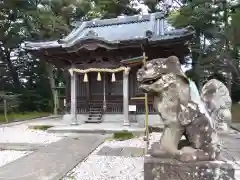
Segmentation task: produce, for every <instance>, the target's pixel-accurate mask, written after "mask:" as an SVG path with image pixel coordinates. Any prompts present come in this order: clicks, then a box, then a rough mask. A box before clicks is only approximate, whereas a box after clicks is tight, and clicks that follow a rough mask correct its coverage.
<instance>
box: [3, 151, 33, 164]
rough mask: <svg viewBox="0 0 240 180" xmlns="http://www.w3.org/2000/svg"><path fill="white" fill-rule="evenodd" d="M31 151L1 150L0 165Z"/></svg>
mask: <svg viewBox="0 0 240 180" xmlns="http://www.w3.org/2000/svg"><path fill="white" fill-rule="evenodd" d="M30 153H31V152H29V151H0V167H1V166H4V165H5V164H8V163H10V162H12V161H15V160H17V159H19V158H21V157H23V156H26V155H28V154H30Z"/></svg>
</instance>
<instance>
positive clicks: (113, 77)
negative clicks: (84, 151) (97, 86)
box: [111, 73, 116, 82]
mask: <svg viewBox="0 0 240 180" xmlns="http://www.w3.org/2000/svg"><path fill="white" fill-rule="evenodd" d="M111 81H112V82H115V81H116V77H115V73H112V80H111Z"/></svg>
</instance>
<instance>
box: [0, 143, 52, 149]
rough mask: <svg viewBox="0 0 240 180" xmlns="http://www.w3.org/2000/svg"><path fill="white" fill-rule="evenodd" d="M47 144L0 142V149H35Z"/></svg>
mask: <svg viewBox="0 0 240 180" xmlns="http://www.w3.org/2000/svg"><path fill="white" fill-rule="evenodd" d="M44 146H47V145H43V144H32V143H0V150H15V151H36V150H38V149H39V148H41V147H44Z"/></svg>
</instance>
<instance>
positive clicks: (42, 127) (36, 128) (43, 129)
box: [31, 125, 53, 131]
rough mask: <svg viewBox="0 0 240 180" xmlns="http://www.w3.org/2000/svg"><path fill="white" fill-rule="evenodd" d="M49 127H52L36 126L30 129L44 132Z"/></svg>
mask: <svg viewBox="0 0 240 180" xmlns="http://www.w3.org/2000/svg"><path fill="white" fill-rule="evenodd" d="M51 127H53V126H49V125H36V126H32V127H31V129H35V130H42V131H46V130H47V129H49V128H51Z"/></svg>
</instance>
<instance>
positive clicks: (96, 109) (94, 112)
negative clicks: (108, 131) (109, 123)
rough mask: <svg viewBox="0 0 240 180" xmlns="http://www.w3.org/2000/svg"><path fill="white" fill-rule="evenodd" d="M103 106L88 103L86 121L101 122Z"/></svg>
mask: <svg viewBox="0 0 240 180" xmlns="http://www.w3.org/2000/svg"><path fill="white" fill-rule="evenodd" d="M103 112H104V111H103V107H102V106H97V105H90V107H89V110H88V119H87V120H86V121H85V122H86V123H100V122H102V116H103Z"/></svg>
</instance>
